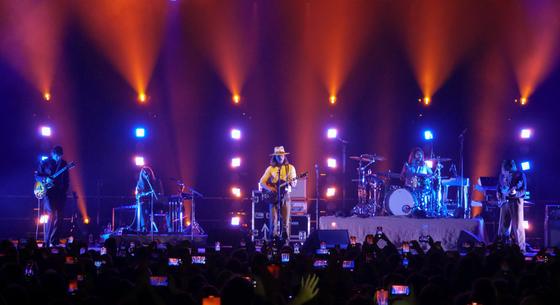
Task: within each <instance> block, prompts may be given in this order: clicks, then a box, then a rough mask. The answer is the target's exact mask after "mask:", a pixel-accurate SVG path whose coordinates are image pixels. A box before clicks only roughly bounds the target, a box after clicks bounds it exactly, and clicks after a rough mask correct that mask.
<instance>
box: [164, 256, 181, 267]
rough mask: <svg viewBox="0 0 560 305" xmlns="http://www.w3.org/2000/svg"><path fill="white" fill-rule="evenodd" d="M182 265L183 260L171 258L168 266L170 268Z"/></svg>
mask: <svg viewBox="0 0 560 305" xmlns="http://www.w3.org/2000/svg"><path fill="white" fill-rule="evenodd" d="M181 263H182V260H181V259H180V258H176V257H170V258H169V260H168V263H167V264H168V265H169V266H180V265H181Z"/></svg>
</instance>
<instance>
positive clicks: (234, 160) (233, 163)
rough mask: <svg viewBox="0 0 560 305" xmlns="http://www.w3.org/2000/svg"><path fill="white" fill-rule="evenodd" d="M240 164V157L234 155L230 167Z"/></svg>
mask: <svg viewBox="0 0 560 305" xmlns="http://www.w3.org/2000/svg"><path fill="white" fill-rule="evenodd" d="M240 166H241V158H239V157H235V158H232V159H231V167H233V168H236V167H240Z"/></svg>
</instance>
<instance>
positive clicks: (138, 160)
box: [134, 156, 146, 166]
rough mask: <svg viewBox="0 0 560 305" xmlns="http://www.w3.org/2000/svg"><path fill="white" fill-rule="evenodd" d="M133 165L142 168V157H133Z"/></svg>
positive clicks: (143, 162)
mask: <svg viewBox="0 0 560 305" xmlns="http://www.w3.org/2000/svg"><path fill="white" fill-rule="evenodd" d="M134 164H136V166H144V165H146V162H145V160H144V157H142V156H136V157H134Z"/></svg>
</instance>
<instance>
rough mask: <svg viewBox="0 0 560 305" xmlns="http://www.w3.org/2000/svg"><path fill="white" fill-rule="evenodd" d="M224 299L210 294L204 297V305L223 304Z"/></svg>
mask: <svg viewBox="0 0 560 305" xmlns="http://www.w3.org/2000/svg"><path fill="white" fill-rule="evenodd" d="M221 304H222V300H221V299H220V297H215V296H209V297H205V298H203V299H202V305H221Z"/></svg>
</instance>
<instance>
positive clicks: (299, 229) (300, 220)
mask: <svg viewBox="0 0 560 305" xmlns="http://www.w3.org/2000/svg"><path fill="white" fill-rule="evenodd" d="M310 226H311V221H310V217H309V214H307V215H292V216H291V220H290V241H300V242H303V241H305V240H306V239H307V236H309V231H310Z"/></svg>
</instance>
